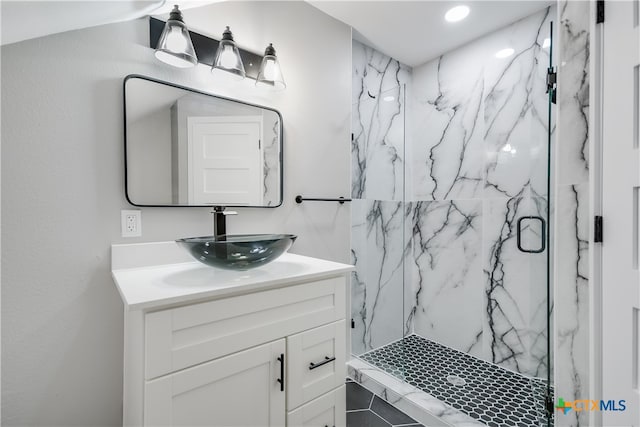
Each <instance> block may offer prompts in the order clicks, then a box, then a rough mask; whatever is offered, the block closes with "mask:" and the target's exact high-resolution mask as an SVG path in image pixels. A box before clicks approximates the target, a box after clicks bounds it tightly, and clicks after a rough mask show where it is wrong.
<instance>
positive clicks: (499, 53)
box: [496, 47, 515, 59]
mask: <svg viewBox="0 0 640 427" xmlns="http://www.w3.org/2000/svg"><path fill="white" fill-rule="evenodd" d="M514 52H515V51H514V50H513V49H511V48H510V47H508V48H506V49H502V50H499V51H497V52H496V58H500V59H502V58H508V57H510V56H511V55H513V53H514Z"/></svg>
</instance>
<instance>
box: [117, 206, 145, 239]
mask: <svg viewBox="0 0 640 427" xmlns="http://www.w3.org/2000/svg"><path fill="white" fill-rule="evenodd" d="M131 219H133V222H132V221H131ZM120 228H121V230H122V237H140V236H142V211H141V210H122V211H120Z"/></svg>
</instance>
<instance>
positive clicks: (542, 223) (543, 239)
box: [516, 216, 547, 254]
mask: <svg viewBox="0 0 640 427" xmlns="http://www.w3.org/2000/svg"><path fill="white" fill-rule="evenodd" d="M525 220H529V221H533V220H536V221H540V247H539V248H538V249H526V248H523V247H522V222H523V221H525ZM516 229H517V242H518V249H520V251H521V252H526V253H530V254H539V253H540V252H544V250H545V248H546V237H547V233H546V231H547V224H546V222H545V221H544V218H542V217H541V216H523V217H521V218H519V219H518V223H517V226H516Z"/></svg>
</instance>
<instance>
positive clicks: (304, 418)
mask: <svg viewBox="0 0 640 427" xmlns="http://www.w3.org/2000/svg"><path fill="white" fill-rule="evenodd" d="M345 390H346V387H345V386H344V385H342V387H340V388H337V389H335V390H333V391H331V392H329V393H327V394H325V395H322V396H320V397H318V398H317V399H315V400H313V401H311V402H309V403H307V404H306V405H302V406H301V407H299V408H298V409H296V410H295V411H290V412H289V413H288V414H287V427H301V426H304V427H345V426H346V425H347V411H346V406H347V405H346V391H345Z"/></svg>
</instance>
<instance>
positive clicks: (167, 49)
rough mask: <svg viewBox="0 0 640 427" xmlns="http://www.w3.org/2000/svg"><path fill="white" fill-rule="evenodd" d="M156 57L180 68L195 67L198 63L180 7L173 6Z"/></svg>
mask: <svg viewBox="0 0 640 427" xmlns="http://www.w3.org/2000/svg"><path fill="white" fill-rule="evenodd" d="M155 55H156V58H158V59H159V60H160V61H162V62H165V63H167V64H169V65H173V66H174V67H179V68H189V67H193V66H194V65H196V64H197V63H198V58H197V57H196V51H195V50H194V49H193V43H192V42H191V36H190V35H189V30H187V26H186V25H185V24H184V20H183V19H182V12H180V9H179V8H178V5H175V6H173V10H172V11H171V13H170V14H169V19H168V20H167V23H166V24H165V26H164V29H163V30H162V35H161V36H160V41H159V42H158V46H157V48H156V52H155Z"/></svg>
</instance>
